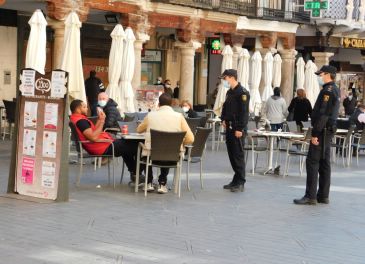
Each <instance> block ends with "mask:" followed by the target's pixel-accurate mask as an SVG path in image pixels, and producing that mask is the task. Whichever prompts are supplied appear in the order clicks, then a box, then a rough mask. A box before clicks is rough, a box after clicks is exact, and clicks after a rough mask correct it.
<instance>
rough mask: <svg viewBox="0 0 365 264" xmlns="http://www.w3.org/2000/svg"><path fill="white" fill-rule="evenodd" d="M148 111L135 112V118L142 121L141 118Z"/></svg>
mask: <svg viewBox="0 0 365 264" xmlns="http://www.w3.org/2000/svg"><path fill="white" fill-rule="evenodd" d="M147 114H148V112H137V119H138V120H139V121H143V119H144V118H145V117H146V116H147Z"/></svg>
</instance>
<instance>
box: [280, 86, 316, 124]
mask: <svg viewBox="0 0 365 264" xmlns="http://www.w3.org/2000/svg"><path fill="white" fill-rule="evenodd" d="M288 112H289V115H288V117H287V119H286V120H287V121H295V122H296V124H297V126H298V127H299V128H300V131H302V130H303V123H302V122H307V121H308V118H309V117H310V116H311V114H312V105H311V103H310V101H309V100H308V99H307V97H306V95H305V90H304V89H303V88H298V89H297V96H296V97H294V98H293V99H292V100H291V102H290V105H289V107H288ZM289 117H292V118H289Z"/></svg>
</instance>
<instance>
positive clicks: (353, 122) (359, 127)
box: [349, 108, 364, 130]
mask: <svg viewBox="0 0 365 264" xmlns="http://www.w3.org/2000/svg"><path fill="white" fill-rule="evenodd" d="M360 114H362V111H361V110H360V109H359V108H356V109H355V111H354V113H353V114H352V115H351V116H350V118H349V121H350V126H352V127H355V128H356V130H363V129H364V123H361V122H359V120H358V117H359V115H360Z"/></svg>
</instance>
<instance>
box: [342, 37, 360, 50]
mask: <svg viewBox="0 0 365 264" xmlns="http://www.w3.org/2000/svg"><path fill="white" fill-rule="evenodd" d="M341 44H342V46H343V47H344V48H355V49H365V39H358V38H342V40H341Z"/></svg>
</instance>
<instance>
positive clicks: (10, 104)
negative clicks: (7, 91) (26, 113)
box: [3, 100, 16, 123]
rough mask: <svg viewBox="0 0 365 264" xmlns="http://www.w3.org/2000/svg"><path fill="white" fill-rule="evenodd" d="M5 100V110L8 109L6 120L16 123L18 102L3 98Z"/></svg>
mask: <svg viewBox="0 0 365 264" xmlns="http://www.w3.org/2000/svg"><path fill="white" fill-rule="evenodd" d="M3 102H4V107H5V111H6V120H7V121H8V122H9V123H15V108H16V102H14V101H8V100H3Z"/></svg>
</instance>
